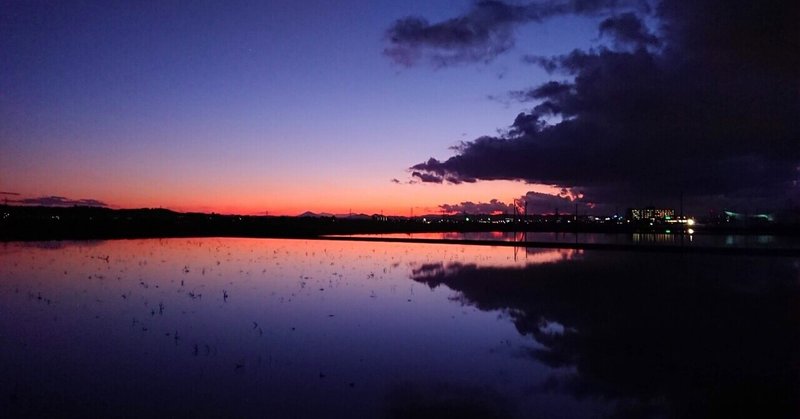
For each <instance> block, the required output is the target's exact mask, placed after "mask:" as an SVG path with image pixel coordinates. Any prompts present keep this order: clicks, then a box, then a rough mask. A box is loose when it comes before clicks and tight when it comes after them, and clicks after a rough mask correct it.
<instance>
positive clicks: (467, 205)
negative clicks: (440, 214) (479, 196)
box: [439, 199, 514, 214]
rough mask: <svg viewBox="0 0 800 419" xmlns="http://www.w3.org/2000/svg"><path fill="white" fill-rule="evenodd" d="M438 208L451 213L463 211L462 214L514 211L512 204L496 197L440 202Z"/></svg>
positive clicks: (509, 212)
mask: <svg viewBox="0 0 800 419" xmlns="http://www.w3.org/2000/svg"><path fill="white" fill-rule="evenodd" d="M439 209H441V210H442V211H444V212H446V213H449V214H452V213H463V214H496V213H508V214H511V213H513V212H514V205H513V204H506V203H505V202H502V201H499V200H497V199H492V200H491V201H489V202H478V203H474V202H470V201H467V202H462V203H460V204H442V205H439Z"/></svg>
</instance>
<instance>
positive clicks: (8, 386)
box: [0, 238, 800, 418]
mask: <svg viewBox="0 0 800 419" xmlns="http://www.w3.org/2000/svg"><path fill="white" fill-rule="evenodd" d="M798 297H800V260H798V259H797V258H790V257H735V258H734V257H729V256H719V255H682V254H658V253H629V252H603V251H581V250H574V249H571V250H567V249H527V250H525V249H520V248H518V249H514V248H505V247H504V248H492V247H484V246H458V245H435V244H405V243H362V242H342V241H336V242H331V241H324V240H320V241H304V240H264V239H220V238H210V239H168V240H119V241H106V242H40V243H5V244H0V353H2V354H3V356H2V358H0V411H3V412H11V416H12V417H18V416H38V417H41V416H48V415H58V416H67V415H76V414H80V415H83V416H113V417H140V416H184V417H185V416H195V417H196V416H203V417H209V416H211V417H214V416H216V417H520V418H527V417H534V418H582V417H586V418H596V417H709V416H724V415H726V414H733V413H736V414H737V416H739V417H742V416H741V415H745V416H748V415H750V416H752V417H755V416H760V417H765V416H767V417H769V416H772V417H794V416H796V414H797V413H798V412H797V407H798V400H800V399H798V388H799V387H798V383H799V382H800V380H798V366H800V363H798V360H799V359H800V352H798V349H800V344H799V343H800V338H799V337H800V310H798V305H797V304H798V302H799V301H800V300H799V299H798ZM6 417H8V416H6Z"/></svg>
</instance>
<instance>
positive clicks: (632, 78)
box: [411, 0, 800, 210]
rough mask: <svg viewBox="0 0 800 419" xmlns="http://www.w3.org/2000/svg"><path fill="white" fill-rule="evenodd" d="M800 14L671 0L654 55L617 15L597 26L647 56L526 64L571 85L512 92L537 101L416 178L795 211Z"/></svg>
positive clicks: (660, 11) (571, 57)
mask: <svg viewBox="0 0 800 419" xmlns="http://www.w3.org/2000/svg"><path fill="white" fill-rule="evenodd" d="M799 9H800V6H798V3H796V2H788V1H784V2H750V1H724V2H723V1H711V0H706V1H695V2H682V1H681V2H679V1H671V0H664V1H661V2H658V3H657V7H656V8H655V12H654V15H652V16H651V19H650V20H652V21H656V22H658V28H659V30H658V31H657V32H656V33H659V39H658V42H659V43H660V45H661V46H660V47H659V48H657V49H652V48H645V47H644V45H643V44H648V45H653V44H654V42H655V41H654V40H651V39H650V38H649V37H650V36H652V35H650V31H648V30H647V29H645V28H644V26H642V23H641V22H642V19H641V18H640V17H637V16H636V15H632V14H631V15H628V14H619V15H617V16H616V17H613V18H611V19H610V20H605V21H603V23H601V30H604V31H605V32H606V33H608V34H613V36H614V37H615V39H616V40H618V41H622V40H624V41H625V43H627V44H630V43H632V42H633V43H636V42H638V43H639V44H640V45H639V47H634V48H630V47H629V46H628V47H626V48H617V47H616V46H615V47H613V48H612V47H605V46H598V47H596V48H593V49H590V50H575V51H573V52H571V53H569V54H565V55H561V56H555V57H535V56H528V57H526V58H525V60H526V61H528V62H533V63H535V64H537V65H541V66H542V67H543V68H545V69H547V70H548V71H552V72H555V73H559V74H562V75H564V76H565V77H568V78H569V79H568V80H566V81H554V82H548V83H544V84H542V85H539V86H534V87H533V88H530V89H527V90H522V91H518V92H516V93H512V95H513V94H515V95H516V96H517V98H518V99H521V100H530V101H535V102H536V104H535V105H534V107H533V109H531V110H529V111H527V112H523V113H520V114H519V115H518V116H517V117H516V118H515V120H514V122H513V124H512V125H511V126H510V127H509V128H508V130H507V131H505V132H504V133H503V134H502V135H497V136H487V137H480V138H477V139H475V140H472V141H468V142H463V143H461V144H460V145H459V146H458V147H456V148H455V155H453V156H452V157H450V158H448V159H445V160H436V159H430V160H428V161H427V162H424V163H420V164H417V165H414V166H412V168H411V170H414V171H415V172H416V173H417V175H416V176H417V177H419V178H422V177H423V176H426V177H430V178H432V179H438V181H439V182H442V181H447V180H449V179H456V180H457V181H458V180H460V179H470V180H474V179H479V180H496V179H513V180H524V181H527V182H532V183H544V184H551V185H559V186H564V187H573V188H574V187H577V188H579V189H580V190H581V191H583V193H584V194H585V195H586V199H587V200H591V201H592V202H604V203H607V204H617V205H619V204H621V205H647V204H651V203H655V204H663V203H664V200H665V199H668V200H669V202H667V204H672V205H675V204H677V202H678V199H679V198H678V197H679V196H680V195H681V193H683V194H685V197H686V198H687V203H689V204H692V203H694V204H695V207H702V208H706V207H707V205H711V203H713V205H720V206H729V205H744V206H745V207H744V208H745V209H748V208H749V209H752V210H763V209H764V208H769V207H772V208H776V207H786V206H791V205H795V206H797V205H800V201H798V200H797V198H798V195H800V194H799V193H798V188H800V185H798V179H800V172H798V167H800V29H799V28H800V25H796V21H797V18H798V17H800V13H799V12H798V10H799ZM634 20H635V22H634ZM603 27H605V29H602V28H603ZM553 116H555V117H557V119H555V122H553V121H554V119H553V118H552V117H553ZM456 183H457V182H456ZM740 208H742V207H740Z"/></svg>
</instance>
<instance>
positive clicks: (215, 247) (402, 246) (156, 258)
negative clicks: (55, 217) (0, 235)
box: [0, 238, 582, 285]
mask: <svg viewBox="0 0 800 419" xmlns="http://www.w3.org/2000/svg"><path fill="white" fill-rule="evenodd" d="M49 243H52V242H48V243H45V244H48V246H44V247H37V243H9V244H5V245H3V246H2V247H0V265H2V266H5V267H7V268H10V267H12V266H16V263H15V262H19V261H23V260H30V261H36V260H39V261H40V262H41V263H34V264H35V266H36V270H35V271H29V274H33V275H34V276H35V278H36V280H37V282H38V281H41V282H43V283H45V282H46V283H50V284H51V285H54V284H57V283H61V282H65V281H66V282H69V281H72V280H74V279H75V278H87V275H88V276H89V277H92V276H93V275H103V276H105V278H106V279H108V280H111V279H113V278H115V277H117V276H120V275H123V276H124V275H128V274H131V273H132V272H133V271H134V270H135V269H141V268H142V267H147V268H148V269H155V270H162V269H163V270H165V275H167V277H176V275H180V274H181V273H180V272H181V270H182V268H183V267H184V266H186V267H188V268H189V269H191V270H192V271H194V272H195V273H197V271H199V270H203V269H206V270H208V273H209V275H212V272H215V270H216V271H219V270H220V269H234V271H236V272H238V271H237V270H238V269H239V266H240V264H239V263H237V262H242V261H246V262H250V263H254V264H255V265H256V266H257V267H262V266H263V267H264V268H266V269H274V266H276V265H275V263H276V262H278V263H279V264H280V265H285V266H317V265H320V264H322V265H320V266H328V263H331V266H333V264H332V262H335V263H336V264H337V265H339V266H342V265H347V266H359V265H365V266H367V265H366V264H368V265H369V266H373V265H375V264H377V266H379V267H381V268H390V267H391V266H392V265H396V266H401V267H402V266H418V265H420V264H426V263H444V264H452V263H459V264H470V265H477V266H486V267H513V266H518V267H522V266H525V265H530V264H542V263H555V262H559V261H566V260H570V259H573V258H575V257H578V256H579V255H580V254H581V253H582V251H580V250H575V249H527V251H526V249H524V248H511V247H490V246H468V245H444V244H418V243H413V244H410V243H381V242H349V241H326V240H299V239H297V240H293V239H243V238H204V239H145V240H111V241H105V242H75V243H71V242H58V246H55V247H53V246H49ZM106 258H107V259H106ZM44 261H46V263H44ZM217 262H221V264H218V263H217ZM331 269H341V268H333V267H332V268H331ZM176 278H179V277H176Z"/></svg>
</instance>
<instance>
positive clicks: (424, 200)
mask: <svg viewBox="0 0 800 419" xmlns="http://www.w3.org/2000/svg"><path fill="white" fill-rule="evenodd" d="M255 183H256V182H253V183H252V184H244V183H235V184H232V185H223V184H221V182H220V184H216V185H189V186H187V185H184V184H182V183H179V182H176V183H172V184H169V183H162V184H158V185H157V186H155V187H152V188H145V187H143V185H141V184H125V183H124V182H121V183H120V184H114V183H109V182H105V183H101V182H97V183H91V184H81V185H80V186H77V185H74V184H72V185H70V184H68V182H67V181H66V180H64V181H63V182H62V181H59V182H57V184H56V186H57V187H56V188H55V189H57V191H56V192H53V191H52V190H50V188H47V191H46V192H42V191H43V189H44V188H42V186H43V185H41V184H34V185H17V186H28V187H27V188H24V189H23V188H16V189H17V191H19V192H20V193H21V195H20V196H19V197H14V198H17V199H19V198H36V197H44V196H51V195H59V196H64V197H67V198H69V199H75V200H78V199H96V200H99V201H102V202H105V203H107V204H108V205H109V207H111V208H115V209H121V208H165V209H170V210H173V211H178V212H204V213H212V212H213V213H218V214H239V215H276V216H284V215H285V216H294V215H299V214H302V213H304V212H306V211H310V212H314V213H318V214H319V213H329V214H348V213H351V212H352V213H353V214H367V215H372V214H383V215H387V216H410V215H412V214H413V215H414V216H417V215H426V214H439V213H440V212H441V209H440V208H439V205H442V204H450V205H453V204H459V203H462V202H467V201H470V202H474V203H480V202H489V201H491V200H492V199H497V200H499V201H502V202H505V203H511V202H512V201H513V200H514V199H517V198H519V197H521V196H523V195H524V194H525V193H526V192H528V191H536V192H542V193H548V194H553V195H557V194H558V193H559V192H560V191H561V188H560V187H555V186H550V185H533V184H526V183H524V182H517V181H483V182H477V183H473V184H461V185H450V184H425V183H417V184H395V183H388V182H377V181H369V182H365V183H363V184H354V185H347V184H341V185H313V186H311V187H292V186H289V185H287V184H265V185H257V184H255ZM12 189H13V188H12ZM20 189H21V190H20Z"/></svg>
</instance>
